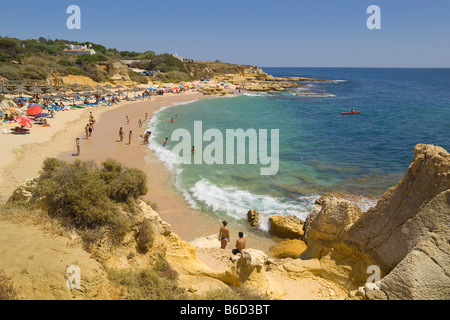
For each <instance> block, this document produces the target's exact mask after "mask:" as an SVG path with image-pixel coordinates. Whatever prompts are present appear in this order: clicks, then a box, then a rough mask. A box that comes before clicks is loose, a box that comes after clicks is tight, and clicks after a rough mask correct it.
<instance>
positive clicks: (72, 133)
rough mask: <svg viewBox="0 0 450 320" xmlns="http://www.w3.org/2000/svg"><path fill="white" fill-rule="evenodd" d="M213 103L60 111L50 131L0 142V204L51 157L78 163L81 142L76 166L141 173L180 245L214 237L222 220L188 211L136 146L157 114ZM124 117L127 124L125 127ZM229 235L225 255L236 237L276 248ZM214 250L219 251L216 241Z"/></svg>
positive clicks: (167, 176) (250, 234)
mask: <svg viewBox="0 0 450 320" xmlns="http://www.w3.org/2000/svg"><path fill="white" fill-rule="evenodd" d="M214 98H217V97H216V96H214V95H203V94H202V93H199V92H187V93H183V94H169V95H164V96H155V97H152V99H151V100H144V101H142V100H140V101H121V102H120V103H119V104H118V105H115V106H111V107H94V108H85V109H75V110H70V111H68V112H62V111H61V112H58V113H57V115H56V119H50V120H51V122H49V123H50V124H51V127H50V128H42V127H37V126H36V127H33V132H32V134H31V135H27V136H15V135H3V137H2V136H0V143H3V144H4V145H6V146H7V147H6V148H5V151H6V152H2V153H3V154H7V155H8V156H7V157H3V156H2V160H1V162H0V164H1V166H2V168H3V170H2V172H1V174H0V182H1V183H0V201H2V202H6V201H7V200H8V199H9V197H10V196H11V195H12V193H13V191H14V190H15V189H16V188H17V187H18V185H20V184H21V183H22V182H23V181H24V180H27V179H33V178H35V177H36V176H37V175H38V172H39V171H40V170H41V168H42V162H43V160H44V159H45V158H48V157H54V158H58V159H61V160H65V161H74V160H75V159H77V157H76V146H75V138H76V137H82V140H81V155H80V157H79V159H80V160H83V161H90V160H92V161H94V162H95V163H96V164H97V165H100V163H101V162H102V161H104V160H107V159H109V158H112V159H114V160H116V161H118V162H120V163H122V164H123V165H124V166H126V167H130V168H131V167H132V168H139V169H141V170H143V171H144V172H145V173H146V175H147V178H148V189H149V192H148V193H147V195H145V196H144V197H142V198H143V199H144V200H146V201H151V202H154V203H156V204H157V206H158V207H157V209H156V211H158V213H159V214H160V216H161V218H162V219H163V220H164V221H166V222H168V223H169V224H171V225H172V230H173V232H174V233H176V234H177V235H178V236H180V238H181V239H183V241H187V242H191V241H193V240H197V239H199V238H204V237H209V236H211V235H215V234H218V232H219V228H220V226H221V221H222V220H220V219H219V218H217V217H213V216H211V215H209V214H207V213H205V212H202V211H200V210H196V209H193V208H191V207H190V205H189V204H188V202H187V201H186V200H185V199H184V197H183V196H182V194H181V193H180V192H179V191H178V190H176V188H175V186H174V185H173V183H172V181H173V180H172V179H173V176H172V172H170V171H169V169H168V168H167V167H166V166H165V165H164V163H163V162H162V161H161V160H159V159H158V158H157V156H156V155H155V154H154V153H153V151H151V150H150V149H149V148H148V146H144V145H141V142H142V140H138V137H139V136H140V135H141V134H142V135H143V134H144V132H145V131H146V130H147V128H148V124H149V122H150V120H151V119H152V117H153V116H154V114H155V113H156V112H157V111H159V110H160V109H161V108H163V107H172V106H175V105H179V104H180V103H181V104H183V103H186V102H192V101H196V100H202V99H214ZM90 112H92V114H93V116H94V118H95V119H96V125H95V130H94V132H93V134H92V139H90V140H88V141H86V140H85V133H84V126H85V125H86V124H87V123H88V122H89V121H88V120H89V113H90ZM145 113H148V118H147V121H144V117H145ZM126 115H128V116H129V118H130V123H129V124H128V125H127V124H126V120H125V119H126V118H125V116H126ZM139 118H140V119H142V120H143V124H142V127H139V126H138V120H139ZM8 127H9V126H8ZM120 127H123V128H124V132H125V135H124V141H123V142H122V143H119V142H117V141H118V140H119V137H118V131H119V128H120ZM129 130H133V133H134V134H133V138H132V144H131V146H127V145H126V144H125V143H127V142H128V132H129ZM13 140H14V141H13ZM20 142H22V143H20ZM243 209H244V210H246V208H243ZM230 229H231V242H230V243H229V245H228V246H227V249H230V250H231V249H232V248H234V241H235V240H236V239H237V233H238V231H243V232H244V233H245V234H246V237H247V238H248V239H249V245H250V246H251V247H252V248H254V249H259V250H263V251H264V252H266V253H268V254H269V251H270V250H269V249H270V247H271V246H273V245H274V244H275V242H274V240H273V239H272V238H271V237H270V236H269V235H264V234H261V232H260V231H259V230H256V231H255V229H253V228H252V227H250V226H249V225H245V224H244V223H243V224H241V225H234V226H233V225H231V226H230ZM238 229H239V230H238ZM217 245H218V247H220V243H219V241H217Z"/></svg>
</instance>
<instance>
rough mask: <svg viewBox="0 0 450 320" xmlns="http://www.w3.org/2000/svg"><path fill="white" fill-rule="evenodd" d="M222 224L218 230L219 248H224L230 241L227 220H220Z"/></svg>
mask: <svg viewBox="0 0 450 320" xmlns="http://www.w3.org/2000/svg"><path fill="white" fill-rule="evenodd" d="M222 224H223V226H222V227H221V228H220V231H219V241H220V249H225V248H226V246H227V244H228V242H230V229H228V227H227V224H228V223H227V222H226V221H223V222H222Z"/></svg>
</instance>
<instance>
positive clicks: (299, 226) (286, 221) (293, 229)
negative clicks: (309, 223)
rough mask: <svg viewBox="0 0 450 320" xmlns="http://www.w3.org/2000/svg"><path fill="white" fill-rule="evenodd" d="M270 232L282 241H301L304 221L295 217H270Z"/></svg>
mask: <svg viewBox="0 0 450 320" xmlns="http://www.w3.org/2000/svg"><path fill="white" fill-rule="evenodd" d="M269 222H270V232H271V233H272V234H274V235H276V236H278V237H280V238H283V239H301V238H302V237H303V225H304V221H302V220H301V219H300V218H297V217H296V216H293V215H290V216H282V215H278V216H272V217H270V219H269Z"/></svg>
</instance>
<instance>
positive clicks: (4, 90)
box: [0, 86, 11, 93]
mask: <svg viewBox="0 0 450 320" xmlns="http://www.w3.org/2000/svg"><path fill="white" fill-rule="evenodd" d="M0 91H1V93H10V92H11V91H9V90H8V89H7V88H5V87H4V86H0Z"/></svg>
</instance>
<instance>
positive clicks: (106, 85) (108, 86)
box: [104, 83, 114, 89]
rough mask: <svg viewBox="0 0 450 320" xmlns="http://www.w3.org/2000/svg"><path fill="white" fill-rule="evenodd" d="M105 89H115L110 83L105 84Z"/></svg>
mask: <svg viewBox="0 0 450 320" xmlns="http://www.w3.org/2000/svg"><path fill="white" fill-rule="evenodd" d="M104 87H105V88H106V89H113V88H114V87H113V86H112V85H110V84H109V83H107V84H105V85H104Z"/></svg>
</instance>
